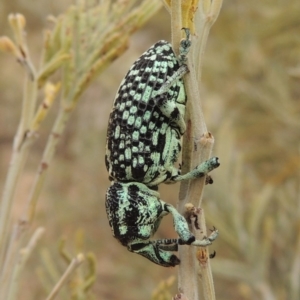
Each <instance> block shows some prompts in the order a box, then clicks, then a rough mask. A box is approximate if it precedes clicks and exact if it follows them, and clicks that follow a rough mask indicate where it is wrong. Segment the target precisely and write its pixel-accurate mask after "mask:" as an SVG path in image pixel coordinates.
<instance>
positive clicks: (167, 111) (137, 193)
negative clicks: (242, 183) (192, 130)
mask: <svg viewBox="0 0 300 300" xmlns="http://www.w3.org/2000/svg"><path fill="white" fill-rule="evenodd" d="M185 33H186V38H185V39H183V40H182V41H181V43H180V48H179V55H178V57H177V56H176V55H175V53H174V51H173V49H172V46H171V44H170V43H168V42H166V41H163V40H162V41H159V42H157V43H156V44H154V45H153V46H152V47H151V48H149V49H148V50H147V51H146V52H145V53H144V54H142V56H141V57H140V58H139V59H138V60H137V61H135V62H134V63H133V65H132V67H131V68H130V70H129V71H128V73H127V74H126V76H125V78H124V79H123V81H122V82H121V84H120V87H119V90H118V92H117V94H116V97H115V100H114V103H113V108H112V111H111V113H110V116H109V123H108V130H107V143H106V155H105V164H106V168H107V170H108V173H109V178H110V180H111V186H110V187H109V188H108V190H107V193H106V202H105V206H106V212H107V216H108V220H109V224H110V226H111V228H112V232H113V235H114V237H115V238H116V239H117V240H119V241H120V242H121V244H122V245H123V246H126V247H127V249H128V250H129V251H132V252H135V253H137V254H140V255H142V256H144V257H146V258H148V259H149V260H151V261H152V262H154V263H156V264H158V265H161V266H164V267H170V266H176V265H178V264H179V263H180V260H179V259H178V258H177V256H176V255H174V254H173V253H172V252H173V251H177V250H178V245H183V244H187V245H190V244H192V245H197V246H207V245H210V244H211V243H212V241H213V240H214V239H215V238H216V236H217V231H214V232H213V233H212V234H211V235H210V236H209V237H207V238H204V239H203V240H201V241H199V240H195V237H194V235H193V234H192V233H191V232H190V230H189V227H188V224H187V221H186V219H185V218H184V217H183V216H182V215H181V214H179V212H178V211H177V210H176V209H175V208H174V207H173V206H172V205H171V204H169V203H166V202H164V201H162V200H161V199H160V195H159V193H158V185H159V184H160V183H174V182H177V181H181V180H189V179H195V178H199V177H202V176H206V175H207V174H208V173H209V172H210V171H212V170H213V169H215V168H217V167H218V166H219V162H218V158H217V157H212V158H210V159H209V160H207V161H205V162H203V163H201V164H200V165H198V166H197V167H196V168H195V169H193V170H192V171H190V172H189V173H187V174H184V175H182V174H181V172H180V170H178V169H177V168H176V167H175V166H174V164H175V162H176V161H177V159H178V156H179V154H180V151H181V137H182V135H183V134H184V132H185V130H186V125H185V121H184V114H185V105H186V100H187V97H186V92H185V87H184V83H183V79H182V77H183V75H184V74H186V73H187V72H188V68H187V65H186V61H187V57H186V56H187V53H188V51H189V49H190V46H191V41H190V32H189V30H188V29H185ZM169 213H171V214H172V216H173V221H174V229H175V231H176V232H177V233H178V235H179V238H178V239H162V240H150V238H151V237H152V236H153V234H154V233H155V232H156V231H157V229H158V227H159V225H160V222H161V220H162V218H163V217H164V216H166V215H167V214H169Z"/></svg>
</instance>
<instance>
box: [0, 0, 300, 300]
mask: <svg viewBox="0 0 300 300" xmlns="http://www.w3.org/2000/svg"><path fill="white" fill-rule="evenodd" d="M71 2H72V1H71V0H60V1H58V0H53V1H46V0H39V1H36V0H31V1H25V0H12V1H2V3H1V4H0V5H1V6H0V7H1V9H0V35H8V36H9V35H11V32H10V29H9V26H8V22H7V15H8V14H9V13H12V12H19V13H22V14H24V16H25V17H26V19H27V27H26V29H27V30H26V31H27V38H28V41H29V42H28V43H29V47H30V51H31V55H32V59H33V61H34V63H35V64H36V65H38V63H39V61H38V59H39V52H40V48H41V44H42V41H43V30H44V29H45V28H47V26H48V23H47V21H46V18H47V16H48V15H50V14H52V15H55V16H56V15H58V14H61V13H63V12H64V11H65V10H66V9H67V7H68V6H69V5H70V4H71ZM299 16H300V2H299V1H298V0H288V1H283V0H278V1H269V0H262V1H259V2H257V1H246V0H240V1H234V0H227V1H225V2H224V4H223V8H222V10H221V13H220V16H219V18H218V19H217V21H216V23H215V24H214V26H213V27H212V30H211V32H210V36H209V38H208V44H207V48H206V53H205V58H204V66H203V71H202V83H201V94H202V98H203V108H204V113H205V119H206V122H207V124H208V128H209V131H211V132H212V134H213V135H214V137H215V140H216V141H215V147H214V153H213V155H215V156H218V157H219V158H220V162H221V166H220V168H218V169H217V170H215V171H214V172H213V173H212V177H213V179H214V184H213V185H210V186H207V187H206V188H205V194H204V209H205V212H206V219H207V223H208V224H207V225H208V227H212V226H216V227H217V228H218V229H219V232H220V235H219V238H218V239H217V240H216V241H215V242H214V244H213V245H212V246H211V247H210V249H211V251H213V250H215V251H216V253H217V255H216V257H215V258H214V259H213V260H212V268H213V274H214V280H215V288H216V294H217V299H220V300H221V299H234V300H235V299H242V300H243V299H245V300H246V299H300V285H299V283H300V205H299V200H300V193H299V192H300V184H299V183H300V172H299V166H300V162H299V150H300V139H299V138H300V101H299V100H300V99H299V98H300V84H299V80H300V35H299V32H300V17H299ZM169 24H170V17H169V15H168V13H167V12H166V11H165V10H164V9H161V10H160V11H159V13H158V14H157V15H155V16H154V17H153V18H152V19H151V20H150V21H149V22H148V23H147V25H146V26H145V27H144V28H143V29H142V30H140V31H138V32H137V33H136V34H134V35H133V36H132V39H131V42H130V47H129V49H128V51H127V52H126V53H125V54H124V55H123V56H122V57H120V58H119V59H118V60H116V61H115V62H113V64H112V65H111V66H110V67H109V68H108V69H107V70H106V71H105V72H104V73H103V74H101V75H100V76H99V77H98V78H97V79H96V80H95V81H94V82H93V84H92V85H91V87H90V88H89V89H88V90H87V91H86V92H85V94H84V95H83V97H82V99H81V100H80V103H79V105H78V107H77V109H76V110H75V112H74V113H73V115H72V117H71V119H70V121H69V124H68V126H67V130H66V132H65V133H64V135H63V136H62V138H61V140H60V143H59V146H58V150H57V154H56V157H55V160H54V162H53V164H52V165H51V168H50V170H49V174H48V177H47V181H46V185H45V187H44V189H43V192H42V195H41V197H40V199H39V202H38V206H37V215H36V218H35V221H34V224H33V226H34V227H38V226H44V227H45V228H46V232H45V234H44V236H43V238H42V239H41V241H40V242H39V245H38V247H37V248H36V250H35V252H34V253H33V255H32V256H31V258H30V259H29V261H28V263H27V265H26V270H25V272H24V276H23V279H22V281H21V282H22V285H21V291H22V297H21V298H19V299H25V300H27V299H43V298H45V296H46V295H47V291H48V289H49V288H51V287H52V286H53V285H54V283H55V280H54V278H55V276H56V275H57V276H59V275H60V274H62V272H63V271H64V270H65V268H66V263H65V261H64V260H63V259H62V257H61V255H60V254H59V251H58V245H59V241H60V240H61V238H65V239H66V249H67V251H68V252H69V253H70V254H71V255H75V254H76V253H77V252H79V251H83V252H85V253H87V252H93V253H94V255H95V257H96V262H97V265H96V274H97V278H96V282H95V284H94V286H93V288H92V290H91V292H90V297H91V299H92V297H94V299H123V300H132V299H142V298H143V299H151V297H152V295H153V292H154V291H155V290H156V289H157V287H158V286H159V284H160V283H161V282H162V281H164V280H168V279H170V278H171V276H176V272H177V271H176V268H169V269H166V268H162V267H159V266H156V265H154V264H152V263H150V262H148V261H147V260H146V259H144V258H143V257H141V256H138V255H135V254H133V253H130V252H128V251H127V250H126V249H125V248H124V247H122V246H121V245H120V244H119V243H118V242H117V241H116V240H115V239H114V238H113V237H112V235H111V230H110V227H109V225H108V221H107V217H106V213H105V207H104V201H105V200H104V196H105V191H106V189H107V187H108V186H109V181H108V176H107V172H106V169H105V165H104V153H105V138H106V127H107V121H108V116H109V112H110V109H111V106H112V102H113V99H114V95H115V93H116V91H117V88H118V86H119V84H120V81H121V80H122V78H123V76H124V75H125V73H126V71H127V70H128V69H129V67H130V66H131V64H132V63H133V62H134V60H136V59H137V58H138V57H139V56H140V55H141V54H142V53H143V52H144V51H145V50H146V49H148V48H149V47H150V46H151V45H152V44H153V43H155V42H156V41H157V40H159V39H166V40H170V26H169ZM0 66H1V68H0V91H1V92H0V186H1V190H2V187H3V182H4V180H5V176H6V172H7V168H8V164H9V160H10V155H11V145H12V142H13V137H14V134H15V131H16V129H17V125H18V120H19V117H20V110H21V98H22V82H23V75H24V74H23V70H22V68H21V66H20V65H18V64H17V63H16V61H15V59H14V58H13V57H12V56H9V55H7V54H4V53H1V54H0ZM56 109H57V108H56V107H54V108H53V109H52V110H51V112H50V114H49V116H48V117H47V120H46V122H45V123H46V124H45V126H43V127H42V129H41V130H40V132H39V134H40V136H39V139H38V140H37V142H36V143H35V145H34V147H33V148H32V151H31V154H30V157H29V161H28V163H27V165H26V169H25V172H24V174H23V176H22V179H21V183H20V186H19V189H18V194H17V195H16V197H17V205H16V206H15V207H14V208H13V209H14V211H13V213H14V216H15V217H16V218H17V217H18V216H19V215H20V213H21V212H22V210H23V209H24V198H27V195H28V192H29V189H30V186H31V184H32V181H33V178H34V175H35V172H36V168H37V164H38V162H39V160H40V158H41V154H42V151H43V148H44V145H45V141H46V139H47V136H48V134H49V131H50V128H51V126H52V123H53V119H54V116H55V113H56ZM160 189H161V197H162V199H163V200H164V201H167V202H170V203H172V204H174V205H176V202H177V194H178V190H179V185H173V186H172V187H171V186H162V187H161V188H160ZM175 236H176V235H175V233H174V230H173V226H172V218H171V217H166V218H165V220H164V221H163V222H162V225H161V227H160V229H159V231H158V233H157V234H156V237H157V238H162V237H169V238H170V237H175ZM50 265H51V266H53V270H52V271H51V270H49V266H50ZM170 280H171V279H170ZM168 289H169V291H170V293H171V295H174V294H175V293H176V291H177V290H176V282H174V283H173V284H170V287H169V288H168ZM63 293H65V294H60V296H59V297H58V299H69V298H70V299H77V298H71V296H70V294H68V292H67V291H63ZM63 295H65V296H63ZM66 295H67V296H66ZM153 297H155V296H153ZM155 299H156V298H155ZM157 299H159V298H157ZM161 299H169V298H161Z"/></svg>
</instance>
